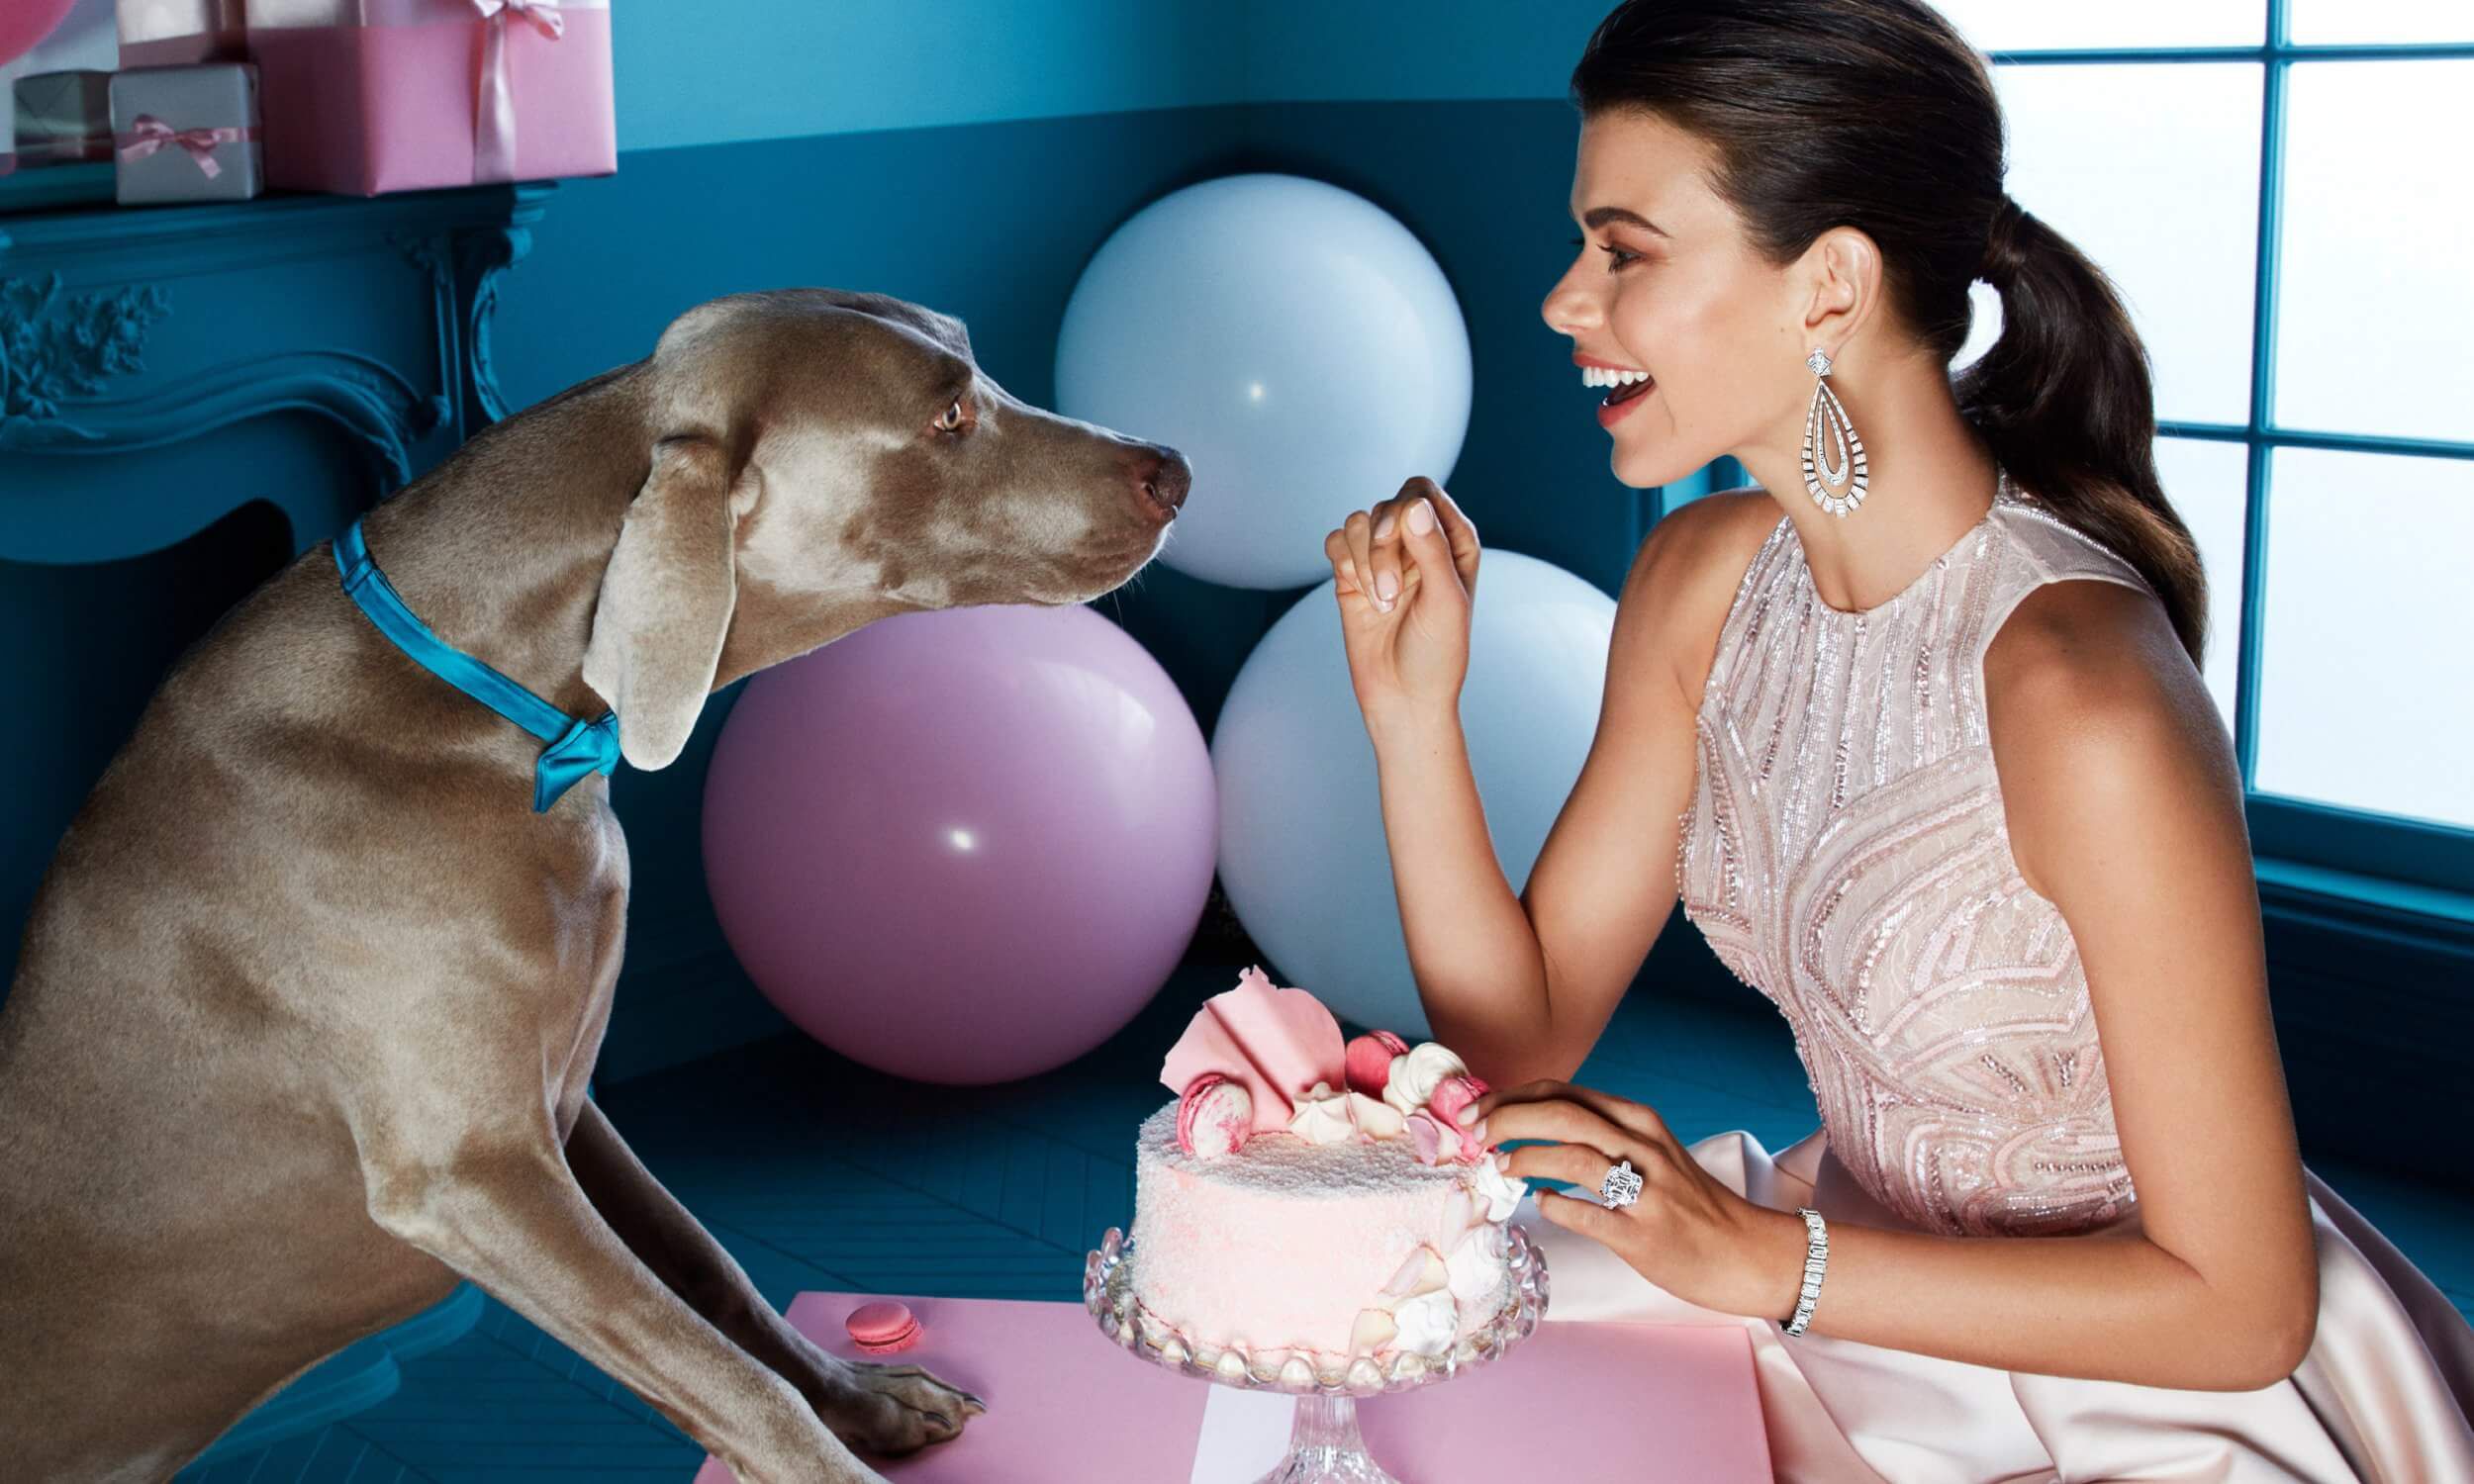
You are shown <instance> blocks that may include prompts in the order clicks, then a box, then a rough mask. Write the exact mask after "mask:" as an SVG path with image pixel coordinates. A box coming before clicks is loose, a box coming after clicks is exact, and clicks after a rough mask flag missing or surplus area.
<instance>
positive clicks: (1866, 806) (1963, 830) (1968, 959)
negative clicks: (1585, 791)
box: [1676, 476, 2150, 1236]
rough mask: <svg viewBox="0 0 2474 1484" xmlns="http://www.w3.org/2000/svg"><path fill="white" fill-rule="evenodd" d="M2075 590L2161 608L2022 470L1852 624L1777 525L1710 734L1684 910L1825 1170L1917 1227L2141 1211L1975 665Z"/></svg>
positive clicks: (1959, 1229)
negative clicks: (1737, 989)
mask: <svg viewBox="0 0 2474 1484" xmlns="http://www.w3.org/2000/svg"><path fill="white" fill-rule="evenodd" d="M1849 518H1852V519H1863V518H1867V512H1862V511H1859V512H1857V513H1856V514H1855V515H1853V516H1851V517H1849ZM2064 578H2098V579H2103V580H2107V581H2111V582H2117V583H2122V584H2125V585H2127V586H2131V587H2137V588H2140V589H2141V590H2143V591H2150V590H2148V588H2147V584H2146V583H2145V581H2144V580H2143V579H2142V578H2141V576H2140V575H2139V572H2138V570H2137V569H2136V568H2134V567H2132V566H2131V565H2130V564H2129V563H2128V562H2126V561H2124V560H2123V559H2122V558H2121V557H2119V556H2117V555H2116V554H2114V553H2113V552H2112V551H2110V550H2108V549H2106V548H2105V547H2103V546H2101V545H2099V544H2098V543H2096V542H2095V541H2094V540H2092V539H2090V538H2089V537H2087V536H2085V535H2082V534H2081V533H2079V532H2078V531H2077V530H2075V529H2074V528H2072V527H2071V526H2069V525H2067V524H2065V523H2063V522H2062V521H2061V520H2060V519H2059V518H2057V517H2056V516H2054V515H2053V514H2052V513H2050V511H2048V510H2046V508H2045V507H2043V506H2042V505H2040V504H2038V503H2036V502H2035V501H2034V500H2033V499H2032V497H2029V496H2027V495H2026V494H2024V493H2023V492H2021V491H2020V490H2019V489H2018V487H2017V486H2015V485H2013V484H2011V483H2010V482H2009V480H2008V478H2007V476H2005V477H2004V478H2003V480H2002V481H2001V489H2000V491H1999V492H1998V493H1997V494H1996V496H1995V498H1994V503H1993V506H1992V508H1991V509H1990V510H1988V511H1987V512H1986V513H1985V515H1984V517H1983V518H1982V519H1981V520H1979V521H1978V522H1977V523H1976V525H1975V526H1973V527H1972V528H1971V529H1969V530H1968V531H1967V533H1966V534H1965V535H1963V536H1961V537H1960V538H1959V540H1958V542H1957V544H1956V545H1954V546H1953V547H1951V549H1950V550H1949V551H1947V552H1945V553H1944V554H1943V555H1942V556H1941V557H1939V558H1937V559H1936V560H1935V562H1934V564H1933V565H1932V566H1931V567H1929V568H1927V569H1926V570H1925V572H1924V573H1923V575H1922V576H1920V577H1918V578H1917V580H1916V581H1915V583H1914V584H1912V585H1911V586H1910V587H1909V588H1908V589H1907V591H1905V592H1903V593H1901V594H1899V595H1898V596H1897V597H1896V598H1893V599H1890V600H1889V601H1888V602H1886V603H1880V604H1877V605H1876V606H1874V607H1871V608H1867V609H1865V610H1863V611H1861V612H1847V611H1844V610H1841V609H1837V608H1833V607H1831V606H1829V605H1828V604H1826V603H1823V602H1822V601H1821V598H1820V595H1819V594H1818V593H1817V592H1816V591H1815V589H1814V587H1813V583H1812V575H1811V572H1810V570H1809V569H1808V568H1807V567H1806V566H1805V563H1804V552H1803V547H1802V544H1801V542H1800V541H1799V540H1798V539H1797V537H1796V534H1795V527H1794V522H1793V521H1792V520H1791V519H1789V518H1786V517H1781V518H1780V520H1779V521H1778V524H1777V527H1776V528H1775V529H1774V530H1772V531H1771V532H1770V534H1769V538H1768V539H1767V541H1765V542H1764V543H1763V544H1762V546H1761V548H1760V553H1759V554H1758V555H1756V556H1755V557H1754V558H1753V562H1752V565H1751V566H1750V567H1749V568H1748V569H1747V570H1746V572H1745V574H1744V579H1743V582H1742V583H1741V584H1740V585H1739V586H1738V587H1737V590H1736V595H1735V600H1734V602H1733V603H1732V604H1731V605H1730V607H1729V609H1728V613H1727V618H1726V622H1725V625H1724V627H1723V628H1722V629H1721V630H1720V633H1719V640H1718V651H1717V656H1716V658H1715V660H1714V661H1713V662H1712V665H1711V668H1710V674H1709V680H1708V684H1707V688H1706V690H1705V692H1704V694H1703V696H1702V699H1701V707H1700V712H1699V715H1698V717H1697V719H1696V722H1695V729H1696V731H1697V733H1698V745H1697V749H1696V750H1697V753H1698V765H1697V768H1696V770H1695V772H1696V777H1695V779H1694V782H1693V789H1692V802H1691V807H1690V808H1688V809H1687V810H1686V811H1685V813H1684V816H1683V826H1684V827H1683V832H1682V840H1681V844H1680V846H1679V849H1678V852H1677V860H1676V879H1677V884H1678V887H1679V889H1680V891H1681V893H1682V898H1683V908H1684V913H1685V915H1686V916H1688V917H1689V918H1691V920H1692V921H1693V922H1694V923H1695V924H1696V925H1698V926H1699V928H1700V929H1701V932H1702V934H1703V936H1704V937H1706V938H1707V939H1708V941H1709V945H1710V948H1711V950H1712V951H1713V952H1714V953H1715V954H1716V955H1717V957H1718V958H1719V959H1720V961H1721V962H1723V963H1725V964H1726V965H1727V967H1728V968H1729V969H1731V970H1733V971H1734V972H1735V974H1736V975H1737V976H1738V977H1740V978H1742V979H1744V980H1745V981H1746V982H1747V983H1749V984H1751V985H1753V987H1755V988H1756V989H1759V990H1760V992H1761V993H1762V994H1763V995H1764V996H1766V997H1767V998H1768V999H1769V1000H1770V1001H1771V1002H1772V1003H1774V1004H1775V1005H1777V1007H1778V1008H1779V1010H1780V1011H1781V1012H1782V1013H1783V1014H1784V1015H1785V1016H1786V1019H1787V1022H1788V1025H1789V1026H1790V1027H1791V1028H1792V1029H1793V1031H1794V1033H1795V1043H1796V1052H1797V1055H1798V1056H1799V1057H1800V1058H1802V1060H1803V1063H1804V1069H1805V1074H1806V1076H1807V1078H1808V1079H1809V1080H1810V1082H1811V1084H1812V1088H1813V1095H1814V1099H1815V1102H1816V1104H1817V1106H1818V1108H1819V1111H1820V1114H1821V1118H1822V1123H1823V1125H1824V1127H1825V1128H1826V1129H1827V1131H1828V1138H1827V1142H1828V1145H1829V1148H1830V1150H1831V1152H1832V1153H1833V1154H1834V1155H1836V1156H1837V1157H1838V1159H1839V1161H1840V1162H1841V1163H1842V1164H1844V1165H1846V1166H1847V1168H1848V1170H1849V1172H1850V1173H1852V1174H1853V1175H1854V1176H1855V1178H1856V1179H1857V1180H1858V1181H1860V1182H1861V1183H1862V1184H1863V1185H1864V1186H1865V1188H1866V1189H1867V1190H1868V1191H1870V1192H1871V1194H1872V1195H1873V1197H1874V1198H1875V1199H1877V1200H1879V1201H1880V1202H1881V1203H1882V1204H1883V1205H1884V1206H1886V1207H1888V1208H1889V1209H1891V1210H1892V1211H1895V1212H1897V1213H1899V1214H1900V1215H1902V1216H1904V1217H1906V1218H1908V1219H1910V1220H1912V1221H1914V1222H1916V1223H1917V1224H1918V1225H1920V1226H1922V1227H1924V1228H1925V1229H1926V1230H1930V1231H1938V1232H1943V1233H1949V1234H1952V1235H1957V1234H1967V1235H1978V1236H1989V1235H1995V1234H2010V1235H2022V1236H2035V1235H2046V1236H2049V1235H2063V1234H2071V1233H2076V1232H2080V1231H2085V1230H2089V1229H2092V1228H2095V1227H2100V1226H2105V1225H2108V1224H2110V1223H2112V1222H2113V1221H2116V1220H2118V1219H2120V1218H2121V1217H2123V1216H2126V1215H2128V1214H2129V1213H2130V1211H2131V1210H2132V1209H2133V1206H2134V1204H2135V1202H2136V1200H2137V1194H2136V1192H2135V1191H2134V1189H2133V1188H2132V1184H2131V1176H2130V1171H2129V1169H2128V1168H2127V1167H2126V1166H2125V1164H2124V1162H2123V1159H2122V1152H2121V1143H2120V1141H2119V1139H2118V1138H2117V1137H2116V1136H2115V1132H2114V1120H2113V1102H2112V1098H2111V1096H2110V1095H2109V1093H2108V1091H2107V1088H2106V1081H2105V1064H2104V1058H2103V1057H2102V1055H2101V1054H2100V1053H2099V1051H2098V1048H2097V1041H2096V1022H2095V1018H2094V1017H2093V1016H2092V1015H2091V1014H2090V1013H2089V1009H2088V997H2087V979H2086V975H2085V974H2083V973H2082V972H2081V970H2080V966H2079V953H2078V946H2077V944H2076V943H2075V942H2074V941H2073V940H2072V938H2071V936H2070V930H2069V928H2068V927H2067V926H2066V925H2065V924H2064V923H2063V921H2062V918H2061V913H2060V910H2059V909H2058V908H2057V907H2055V906H2054V905H2053V903H2052V902H2050V901H2049V900H2047V899H2046V898H2045V897H2044V896H2043V895H2041V894H2039V893H2038V892H2037V891H2036V890H2035V888H2033V887H2031V886H2030V885H2028V883H2027V882H2026V881H2025V880H2023V879H2022V878H2021V876H2020V874H2019V868H2018V864H2017V862H2016V861H2014V860H2013V859H2012V857H2011V853H2010V836H2009V831H2008V826H2007V822H2006V820H2005V818H2004V815H2003V812H2002V799H2001V789H2000V786H1999V783H1998V781H1997V779H1996V776H1995V773H1994V768H1993V753H1992V747H1991V743H1990V741H1989V740H1988V734H1987V731H1986V727H1985V711H1984V696H1983V682H1984V651H1985V648H1986V646H1987V645H1988V644H1989V642H1990V641H1991V639H1992V637H1993V634H1994V631H1995V630H1996V629H1997V628H1998V627H1999V626H2000V624H2001V622H2002V619H2003V618H2004V617H2005V616H2007V615H2008V614H2009V612H2010V611H2011V609H2012V608H2013V607H2015V606H2016V605H2017V604H2018V603H2019V601H2020V600H2021V599H2023V598H2025V597H2026V596H2027V595H2028V593H2029V592H2030V591H2031V590H2033V589H2035V588H2036V587H2038V586H2040V585H2041V584H2044V583H2046V582H2052V581H2057V580H2060V579H2064Z"/></svg>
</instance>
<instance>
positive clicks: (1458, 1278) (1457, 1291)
mask: <svg viewBox="0 0 2474 1484" xmlns="http://www.w3.org/2000/svg"><path fill="white" fill-rule="evenodd" d="M1504 1250H1505V1244H1504V1241H1503V1229H1502V1228H1501V1227H1499V1226H1496V1225H1494V1224H1493V1223H1491V1222H1480V1223H1479V1224H1477V1225H1476V1226H1475V1227H1472V1228H1471V1229H1470V1231H1469V1235H1468V1237H1467V1238H1465V1239H1464V1240H1463V1241H1462V1243H1461V1245H1460V1246H1458V1247H1456V1248H1454V1249H1453V1250H1452V1255H1450V1256H1448V1257H1446V1258H1444V1259H1443V1267H1444V1273H1445V1276H1446V1277H1447V1279H1448V1280H1449V1285H1450V1287H1451V1290H1452V1297H1453V1298H1454V1299H1455V1300H1456V1301H1458V1302H1460V1303H1464V1304H1475V1303H1480V1302H1483V1301H1484V1300H1485V1298H1486V1297H1487V1296H1488V1295H1489V1294H1493V1293H1496V1292H1498V1291H1500V1289H1501V1288H1502V1286H1503V1281H1504V1280H1503V1255H1504Z"/></svg>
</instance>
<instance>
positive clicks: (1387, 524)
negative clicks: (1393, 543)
mask: <svg viewBox="0 0 2474 1484" xmlns="http://www.w3.org/2000/svg"><path fill="white" fill-rule="evenodd" d="M1390 535H1391V512H1390V511H1389V510H1385V511H1383V518H1381V519H1380V520H1378V521H1376V522H1375V539H1376V540H1378V541H1381V540H1387V539H1389V537H1390Z"/></svg>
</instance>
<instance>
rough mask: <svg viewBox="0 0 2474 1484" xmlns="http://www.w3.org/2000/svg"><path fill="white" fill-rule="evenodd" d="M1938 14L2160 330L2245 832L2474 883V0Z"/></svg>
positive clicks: (2162, 368)
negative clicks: (1987, 60) (2467, 114)
mask: <svg viewBox="0 0 2474 1484" xmlns="http://www.w3.org/2000/svg"><path fill="white" fill-rule="evenodd" d="M1940 8H1941V10H1942V11H1943V13H1944V14H1945V15H1947V16H1949V17H1950V19H1951V22H1952V24H1954V25H1956V26H1957V27H1958V29H1959V31H1960V33H1961V34H1962V35H1964V36H1965V37H1966V38H1967V39H1968V40H1969V41H1970V42H1971V43H1972V44H1973V45H1975V46H1977V47H1979V48H1980V49H1982V50H1984V51H1985V52H1986V53H1987V54H1988V55H1989V56H1990V57H1991V58H1992V60H1993V62H1994V64H1995V65H1994V79H1995V85H1996V87H1997V88H1998V89H1999V91H2000V94H2001V99H2002V108H2003V112H2004V116H2005V120H2006V123H2007V126H2008V129H2009V146H2010V161H2009V165H2010V176H2009V182H2008V184H2009V189H2010V193H2011V195H2012V196H2014V197H2015V198H2017V199H2018V201H2019V202H2020V203H2021V204H2022V205H2023V206H2025V207H2026V208H2027V209H2028V210H2030V211H2032V212H2034V213H2035V214H2036V215H2037V216H2039V217H2041V218H2043V219H2044V220H2046V222H2049V223H2050V224H2051V225H2052V226H2053V227H2054V228H2055V229H2056V230H2057V231H2059V232H2062V233H2063V234H2064V235H2065V236H2068V237H2069V238H2071V239H2072V240H2073V241H2075V242H2077V243H2078V244H2079V245H2080V246H2081V247H2082V248H2084V249H2085V250H2086V251H2087V253H2088V255H2089V256H2090V257H2092V258H2094V259H2095V260H2096V261H2097V262H2098V263H2099V264H2101V265H2102V266H2103V267H2104V268H2105V270H2106V271H2107V273H2108V274H2110V275H2111V276H2112V277H2113V278H2114V280H2115V282H2116V284H2117V285H2118V286H2119V287H2120V288H2121V290H2122V292H2123V294H2124V296H2125V298H2126V299H2127V300H2128V301H2129V304H2130V309H2131V315H2132V319H2133V322H2134V324H2135V325H2137V326H2138V329H2139V332H2140V334H2141V337H2142V338H2143V339H2144V340H2145V342H2146V345H2147V349H2148V353H2149V356H2150V360H2151V364H2152V365H2153V367H2154V372H2155V390H2156V417H2157V431H2158V434H2159V435H2158V437H2157V440H2156V467H2157V472H2158V474H2159V476H2160V477H2161V479H2162V481H2163V484H2164V487H2165V493H2166V496H2167V498H2169V499H2170V500H2171V501H2172V502H2173V506H2174V509H2175V510H2178V511H2179V512H2180V513H2181V515H2182V517H2183V519H2184V521H2185V522H2186V523H2187V524H2189V526H2190V527H2191V531H2192V534H2193V535H2194V536H2195V537H2196V538H2197V540H2198V543H2199V549H2200V558H2201V561H2202V562H2203V563H2204V564H2205V566H2206V568H2207V572H2208V577H2209V582H2210V586H2211V588H2212V590H2213V591H2212V593H2211V595H2210V597H2211V602H2210V633H2209V645H2208V648H2209V655H2208V662H2207V665H2206V671H2205V673H2206V678H2207V681H2208V686H2209V689H2210V691H2211V693H2212V694H2213V695H2214V696H2216V699H2217V703H2218V705H2219V706H2221V707H2222V708H2223V710H2224V712H2225V716H2226V720H2227V725H2228V728H2229V730H2231V731H2232V733H2233V735H2234V739H2235V750H2236V754H2237V756H2238V758H2239V760H2240V763H2241V768H2242V777H2243V779H2244V781H2245V786H2246V788H2247V790H2248V803H2249V815H2250V829H2251V843H2252V846H2253V849H2254V850H2255V851H2256V852H2257V853H2258V854H2260V855H2262V856H2277V857H2283V858H2287V859H2291V860H2296V861H2300V862H2303V863H2306V864H2310V865H2318V866H2329V867H2335V868H2338V869H2340V870H2346V871H2351V872H2356V873H2361V874H2367V875H2372V876H2379V877H2386V878H2390V879H2393V880H2399V881H2413V882H2418V883H2420V884H2422V885H2426V886H2441V887H2446V888H2450V889H2453V890H2456V891H2461V892H2462V891H2474V276H2469V275H2468V274H2467V273H2466V272H2465V269H2464V257H2465V247H2466V244H2467V242H2469V241H2474V185H2469V184H2468V182H2469V179H2474V177H2469V175H2468V173H2467V168H2466V164H2465V155H2464V151H2463V149H2462V146H2461V145H2460V144H2459V143H2458V142H2457V140H2458V138H2459V135H2460V134H2461V132H2462V128H2463V107H2464V103H2463V100H2465V99H2466V98H2467V97H2469V96H2474V0H2172V3H2170V4H2158V3H2155V0H2077V3H2074V4H2071V5H2066V6H2064V5H2037V6H2028V5H2020V4H2017V3H2016V0H1941V5H1940ZM1975 294H1976V296H1977V315H1976V324H1975V326H1974V332H1973V334H1971V336H1970V337H1969V340H1968V342H1967V344H1966V345H1965V346H1964V347H1963V348H1962V349H1961V350H1960V351H1959V353H1958V357H1957V360H1956V362H1955V365H1956V366H1964V365H1965V364H1966V363H1968V362H1970V361H1972V360H1974V359H1975V358H1976V357H1977V356H1978V355H1980V354H1982V353H1983V351H1984V350H1985V349H1986V348H1987V347H1989V346H1990V345H1991V344H1992V343H1993V340H1994V338H1995V336H1996V335H1997V334H1998V332H1999V326H2000V308H1999V300H1998V299H1997V298H1996V297H1995V296H1994V294H1993V292H1992V290H1991V288H1990V287H1989V286H1987V285H1984V284H1978V285H1976V287H1975ZM1720 465H1721V467H1719V468H1716V469H1714V470H1712V471H1710V478H1709V480H1708V484H1707V487H1708V488H1725V485H1726V482H1727V480H1728V479H1729V477H1730V476H1733V477H1735V478H1737V479H1740V478H1741V476H1742V471H1741V470H1740V469H1738V468H1736V467H1735V466H1734V465H1735V461H1734V460H1732V459H1726V460H1721V461H1720ZM1701 484H1702V481H1700V480H1697V479H1696V480H1695V481H1694V482H1693V485H1694V487H1696V488H1697V487H1700V486H1701Z"/></svg>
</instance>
